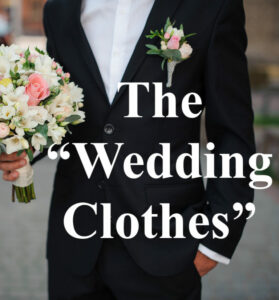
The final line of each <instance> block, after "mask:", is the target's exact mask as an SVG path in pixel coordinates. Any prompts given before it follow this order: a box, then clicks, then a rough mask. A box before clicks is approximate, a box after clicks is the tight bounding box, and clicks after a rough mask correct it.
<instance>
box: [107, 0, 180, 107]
mask: <svg viewBox="0 0 279 300" xmlns="http://www.w3.org/2000/svg"><path fill="white" fill-rule="evenodd" d="M180 2H182V0H172V1H169V0H155V3H154V5H153V8H152V10H151V12H150V15H149V17H148V19H147V22H146V25H145V27H144V30H143V32H142V34H141V36H140V38H139V40H138V42H137V45H136V47H135V50H134V52H133V54H132V57H131V59H130V61H129V64H128V66H127V69H126V71H125V73H124V75H123V78H122V80H121V81H122V82H131V81H132V79H133V77H134V75H135V74H136V72H137V71H138V69H139V68H140V66H141V65H142V63H143V61H144V59H145V58H146V52H147V50H148V49H147V48H146V46H145V45H146V44H148V40H147V39H146V37H145V36H146V35H147V34H149V32H150V30H155V29H161V28H163V27H164V25H165V22H166V20H167V18H168V17H170V18H172V17H173V15H174V13H175V11H176V9H177V8H178V5H179V3H180ZM126 88H127V87H126V86H125V87H122V88H121V90H120V91H119V92H118V93H116V95H115V97H114V99H113V102H112V107H113V106H114V105H115V104H116V103H117V102H118V101H119V99H120V98H121V96H122V94H123V93H124V91H125V89H126Z"/></svg>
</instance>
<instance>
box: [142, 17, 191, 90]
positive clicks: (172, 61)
mask: <svg viewBox="0 0 279 300" xmlns="http://www.w3.org/2000/svg"><path fill="white" fill-rule="evenodd" d="M194 35H196V33H190V34H187V35H185V34H184V29H183V25H182V24H181V25H180V28H179V29H178V28H176V27H174V23H171V21H170V18H168V19H167V22H166V24H165V27H164V29H163V28H162V29H161V30H160V31H159V30H155V31H153V30H151V31H150V34H149V35H147V36H146V37H147V38H148V39H154V38H156V37H158V38H160V39H161V47H160V48H158V47H156V46H155V45H152V44H147V45H146V47H147V48H148V49H149V50H148V51H147V54H150V55H158V56H161V57H162V58H163V61H162V70H164V66H165V63H166V62H167V66H168V82H167V87H171V86H172V78H173V73H174V70H175V67H176V65H177V64H179V63H181V62H183V61H184V60H186V59H188V58H189V57H190V56H191V54H192V52H193V49H192V47H191V46H190V45H189V44H188V42H187V39H188V38H189V37H191V36H194Z"/></svg>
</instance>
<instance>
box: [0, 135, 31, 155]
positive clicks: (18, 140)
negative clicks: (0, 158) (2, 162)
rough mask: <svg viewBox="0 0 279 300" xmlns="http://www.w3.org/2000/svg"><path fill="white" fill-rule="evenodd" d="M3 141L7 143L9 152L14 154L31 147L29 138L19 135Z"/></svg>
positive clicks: (7, 151)
mask: <svg viewBox="0 0 279 300" xmlns="http://www.w3.org/2000/svg"><path fill="white" fill-rule="evenodd" d="M2 143H3V144H5V145H6V153H7V154H12V153H14V152H17V151H20V150H24V149H28V148H29V144H28V142H27V140H26V139H24V138H23V137H20V136H17V135H15V136H13V137H11V138H8V139H5V140H3V141H2Z"/></svg>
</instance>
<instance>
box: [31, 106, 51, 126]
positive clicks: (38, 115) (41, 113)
mask: <svg viewBox="0 0 279 300" xmlns="http://www.w3.org/2000/svg"><path fill="white" fill-rule="evenodd" d="M28 110H29V116H30V117H31V118H32V120H33V121H35V122H36V123H38V124H40V125H44V124H45V122H46V120H47V119H48V111H47V110H46V109H45V108H44V107H43V106H29V107H28Z"/></svg>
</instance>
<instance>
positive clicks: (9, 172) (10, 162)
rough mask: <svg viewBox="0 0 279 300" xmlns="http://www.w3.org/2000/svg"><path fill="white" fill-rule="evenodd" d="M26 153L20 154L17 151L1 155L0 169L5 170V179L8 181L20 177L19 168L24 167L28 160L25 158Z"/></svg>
mask: <svg viewBox="0 0 279 300" xmlns="http://www.w3.org/2000/svg"><path fill="white" fill-rule="evenodd" d="M25 157H26V154H25V153H22V154H21V155H20V156H18V155H17V153H13V154H6V153H2V154H1V155H0V170H1V171H3V179H4V180H6V181H15V180H16V179H18V177H19V173H18V172H17V169H20V168H22V167H24V166H25V165H26V163H27V161H26V160H25V159H24V158H25Z"/></svg>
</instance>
